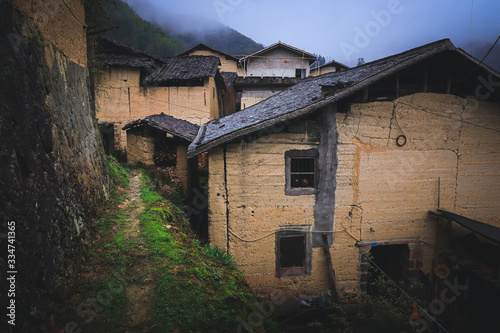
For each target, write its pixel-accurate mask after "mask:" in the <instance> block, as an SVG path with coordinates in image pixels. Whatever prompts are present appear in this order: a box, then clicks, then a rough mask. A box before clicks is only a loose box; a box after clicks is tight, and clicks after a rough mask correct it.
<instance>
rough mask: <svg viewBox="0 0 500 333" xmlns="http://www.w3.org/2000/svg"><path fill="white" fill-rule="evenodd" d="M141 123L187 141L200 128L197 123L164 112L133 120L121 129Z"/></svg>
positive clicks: (191, 139)
mask: <svg viewBox="0 0 500 333" xmlns="http://www.w3.org/2000/svg"><path fill="white" fill-rule="evenodd" d="M143 125H149V126H151V127H153V128H156V129H159V130H161V131H164V132H167V133H169V134H172V135H174V136H178V137H181V138H183V139H186V140H188V141H189V142H192V141H193V140H194V138H195V137H196V134H197V133H198V130H199V129H200V126H198V125H195V124H192V123H190V122H188V121H186V120H182V119H177V118H174V117H172V116H168V115H166V114H164V113H161V114H155V115H152V116H148V117H146V118H144V119H139V120H136V121H133V122H131V123H128V124H127V125H125V126H124V127H123V129H124V130H128V129H132V128H134V127H138V126H143Z"/></svg>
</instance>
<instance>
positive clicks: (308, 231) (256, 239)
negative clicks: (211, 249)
mask: <svg viewBox="0 0 500 333" xmlns="http://www.w3.org/2000/svg"><path fill="white" fill-rule="evenodd" d="M228 230H229V233H230V234H231V235H233V236H234V237H236V238H238V239H239V240H240V241H242V242H245V243H253V242H258V241H260V240H262V239H264V238H267V237H271V236H273V235H275V234H277V233H279V232H283V231H296V232H303V233H315V234H333V233H336V232H340V231H346V232H347V233H348V234H349V235H350V236H351V237H352V238H354V239H356V238H355V237H354V236H353V235H351V233H350V232H349V231H348V230H347V228H344V229H340V230H332V231H315V230H304V229H293V228H285V229H281V230H276V231H273V232H270V233H268V234H266V235H264V236H262V237H259V238H255V239H244V238H243V237H241V236H239V235H237V234H236V233H234V232H233V231H232V230H231V229H230V228H228Z"/></svg>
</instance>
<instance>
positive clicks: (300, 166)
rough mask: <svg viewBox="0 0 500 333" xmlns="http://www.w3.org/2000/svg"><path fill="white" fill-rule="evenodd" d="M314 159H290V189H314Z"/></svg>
mask: <svg viewBox="0 0 500 333" xmlns="http://www.w3.org/2000/svg"><path fill="white" fill-rule="evenodd" d="M314 164H315V163H314V158H292V159H291V160H290V177H291V180H290V183H291V186H292V188H298V187H312V188H314V174H315V166H314Z"/></svg>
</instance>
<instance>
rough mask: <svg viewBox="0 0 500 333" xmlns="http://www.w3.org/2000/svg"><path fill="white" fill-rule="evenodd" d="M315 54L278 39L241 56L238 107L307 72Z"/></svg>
mask: <svg viewBox="0 0 500 333" xmlns="http://www.w3.org/2000/svg"><path fill="white" fill-rule="evenodd" d="M315 61H316V56H315V55H314V54H311V53H309V52H305V51H303V50H300V49H297V48H295V47H293V46H290V45H287V44H285V43H282V42H278V43H275V44H273V45H271V46H268V47H266V48H264V49H262V50H260V51H258V52H256V53H254V54H251V55H248V56H246V57H243V58H242V59H241V60H240V63H241V65H242V67H243V77H242V78H241V77H240V78H238V79H237V82H236V87H237V89H239V90H240V91H241V108H242V109H245V108H248V107H249V106H252V105H254V104H256V103H258V102H260V101H262V100H264V99H266V98H268V97H271V96H273V95H275V94H276V93H279V92H281V91H283V90H284V89H286V88H288V87H289V86H291V85H294V84H296V83H298V81H299V80H300V79H304V78H306V77H308V76H309V68H310V66H311V64H312V63H314V62H315Z"/></svg>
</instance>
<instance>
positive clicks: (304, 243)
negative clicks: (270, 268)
mask: <svg viewBox="0 0 500 333" xmlns="http://www.w3.org/2000/svg"><path fill="white" fill-rule="evenodd" d="M309 243H310V242H309V240H308V237H307V233H306V232H300V231H287V230H285V231H280V232H278V233H277V234H276V275H277V276H278V277H285V276H292V275H309V274H310V272H311V268H310V267H311V250H310V246H309Z"/></svg>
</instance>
